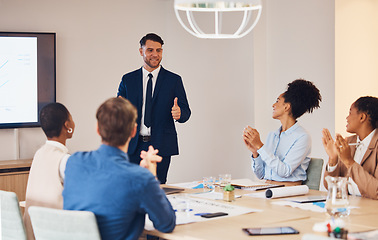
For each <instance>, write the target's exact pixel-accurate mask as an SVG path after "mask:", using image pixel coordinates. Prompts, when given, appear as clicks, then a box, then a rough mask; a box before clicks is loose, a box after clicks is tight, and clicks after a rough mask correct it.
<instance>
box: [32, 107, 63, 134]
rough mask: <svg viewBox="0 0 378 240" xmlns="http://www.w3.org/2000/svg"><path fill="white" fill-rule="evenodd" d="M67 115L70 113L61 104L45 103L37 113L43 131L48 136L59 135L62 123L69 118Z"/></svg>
mask: <svg viewBox="0 0 378 240" xmlns="http://www.w3.org/2000/svg"><path fill="white" fill-rule="evenodd" d="M69 116H70V113H69V112H68V110H67V108H66V107H65V106H64V105H63V104H61V103H49V104H47V105H46V106H44V107H43V108H42V109H41V111H40V113H39V119H40V122H41V127H42V130H43V132H44V133H45V134H46V136H47V137H48V138H53V137H59V135H60V132H61V131H62V128H63V125H64V123H65V122H66V121H67V120H68V119H69Z"/></svg>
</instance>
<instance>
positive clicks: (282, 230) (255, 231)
mask: <svg viewBox="0 0 378 240" xmlns="http://www.w3.org/2000/svg"><path fill="white" fill-rule="evenodd" d="M243 232H245V233H246V234H248V235H250V236H261V235H282V234H298V233H299V232H298V231H297V230H295V229H294V228H292V227H262V228H243Z"/></svg>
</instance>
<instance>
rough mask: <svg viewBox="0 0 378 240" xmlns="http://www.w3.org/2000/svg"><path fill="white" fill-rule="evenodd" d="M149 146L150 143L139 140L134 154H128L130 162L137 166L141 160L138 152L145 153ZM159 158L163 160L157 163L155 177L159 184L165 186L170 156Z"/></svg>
mask: <svg viewBox="0 0 378 240" xmlns="http://www.w3.org/2000/svg"><path fill="white" fill-rule="evenodd" d="M150 145H151V143H150V142H143V141H141V140H140V139H139V140H138V145H137V148H136V150H135V152H134V154H129V158H130V162H132V163H135V164H138V165H139V163H140V161H141V160H142V159H141V158H140V152H141V151H142V150H144V151H147V150H148V147H149V146H150ZM158 154H159V153H158ZM161 157H162V158H163V159H162V160H161V162H159V163H157V169H156V175H157V178H158V179H159V181H160V183H161V184H165V183H166V182H167V175H168V169H169V165H170V163H171V156H161Z"/></svg>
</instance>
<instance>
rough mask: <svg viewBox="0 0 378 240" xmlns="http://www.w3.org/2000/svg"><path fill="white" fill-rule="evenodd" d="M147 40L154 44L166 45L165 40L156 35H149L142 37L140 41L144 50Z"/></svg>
mask: <svg viewBox="0 0 378 240" xmlns="http://www.w3.org/2000/svg"><path fill="white" fill-rule="evenodd" d="M147 40H151V41H154V42H158V43H160V44H161V45H162V46H163V44H164V41H163V39H161V37H160V36H159V35H157V34H155V33H148V34H147V35H146V36H144V37H142V39H141V40H140V41H139V43H140V47H141V48H142V47H143V46H144V45H146V42H147Z"/></svg>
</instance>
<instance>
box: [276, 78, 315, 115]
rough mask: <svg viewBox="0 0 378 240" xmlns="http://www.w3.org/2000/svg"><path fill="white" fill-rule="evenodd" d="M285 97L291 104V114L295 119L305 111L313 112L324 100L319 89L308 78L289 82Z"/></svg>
mask: <svg viewBox="0 0 378 240" xmlns="http://www.w3.org/2000/svg"><path fill="white" fill-rule="evenodd" d="M283 97H284V98H285V102H286V103H290V105H291V114H292V116H293V117H294V119H297V118H299V117H300V116H302V115H303V114H304V113H305V112H309V113H312V111H313V110H314V109H315V108H319V107H320V106H319V104H320V102H321V101H322V96H321V95H320V92H319V89H317V88H316V86H315V85H314V84H313V83H312V82H310V81H307V80H304V79H297V80H294V81H293V82H291V83H289V84H288V87H287V90H286V92H284V94H283Z"/></svg>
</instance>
